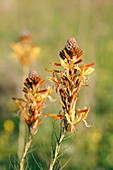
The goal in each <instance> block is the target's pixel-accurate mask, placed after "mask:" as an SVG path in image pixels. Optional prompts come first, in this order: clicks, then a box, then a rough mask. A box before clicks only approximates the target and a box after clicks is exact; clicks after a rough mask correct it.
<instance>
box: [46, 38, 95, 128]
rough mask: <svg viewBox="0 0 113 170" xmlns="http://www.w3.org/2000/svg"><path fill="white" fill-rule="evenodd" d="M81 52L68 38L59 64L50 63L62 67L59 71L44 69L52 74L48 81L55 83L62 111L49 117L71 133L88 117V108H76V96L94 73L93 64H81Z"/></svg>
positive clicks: (75, 43) (87, 84) (73, 41)
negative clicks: (56, 120) (61, 123)
mask: <svg viewBox="0 0 113 170" xmlns="http://www.w3.org/2000/svg"><path fill="white" fill-rule="evenodd" d="M82 56H83V51H82V50H81V49H80V47H79V46H78V44H77V42H76V40H75V39H74V38H69V39H68V40H67V42H66V45H65V47H64V49H63V50H61V51H60V64H59V63H51V64H52V65H53V66H62V67H63V68H64V70H63V71H61V70H59V69H57V70H56V69H46V70H47V71H48V72H51V73H52V77H48V79H49V80H50V81H52V82H54V83H55V87H56V92H57V93H58V92H59V94H60V98H61V99H60V103H61V106H62V110H61V111H60V112H59V113H60V114H58V115H54V114H53V115H52V114H51V115H50V116H52V117H54V118H59V119H62V120H63V122H64V128H65V130H66V131H73V130H74V126H76V125H77V124H78V123H79V122H81V121H82V120H85V118H86V117H87V115H88V112H89V108H86V107H85V108H84V109H82V110H80V109H78V107H77V105H76V104H77V100H78V98H79V96H78V94H79V91H80V88H81V86H89V83H88V77H87V75H89V74H90V73H92V72H93V71H94V69H93V68H92V67H91V66H93V65H94V63H90V64H81V62H82Z"/></svg>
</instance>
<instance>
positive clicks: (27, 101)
mask: <svg viewBox="0 0 113 170" xmlns="http://www.w3.org/2000/svg"><path fill="white" fill-rule="evenodd" d="M43 83H44V80H43V79H42V77H41V76H39V75H38V74H37V72H36V71H34V70H32V71H30V73H29V75H28V77H27V78H26V80H25V82H24V87H23V92H24V97H23V98H13V100H14V101H15V103H16V104H17V105H18V107H19V109H20V111H21V113H22V116H23V119H24V121H25V122H26V124H27V125H28V129H29V139H28V141H27V143H26V145H25V149H24V151H23V154H22V157H21V161H20V170H23V169H24V161H25V157H26V154H27V152H28V149H29V147H30V145H31V142H32V140H33V136H34V135H35V134H36V133H37V129H38V126H39V124H40V123H42V117H43V116H44V113H43V112H42V111H41V109H42V108H43V106H44V104H45V102H46V98H47V97H49V95H50V93H51V87H47V88H45V89H42V88H41V86H42V85H43Z"/></svg>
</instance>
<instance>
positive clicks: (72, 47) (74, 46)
mask: <svg viewBox="0 0 113 170" xmlns="http://www.w3.org/2000/svg"><path fill="white" fill-rule="evenodd" d="M65 48H66V49H67V50H68V51H73V50H76V49H77V48H78V44H77V42H76V40H75V38H69V39H68V40H67V42H66V45H65Z"/></svg>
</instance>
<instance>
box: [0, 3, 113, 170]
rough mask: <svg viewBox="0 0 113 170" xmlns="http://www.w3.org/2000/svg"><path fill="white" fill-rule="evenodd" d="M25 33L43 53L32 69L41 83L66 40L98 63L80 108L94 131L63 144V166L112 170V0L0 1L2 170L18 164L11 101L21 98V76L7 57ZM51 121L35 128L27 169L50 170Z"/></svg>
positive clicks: (54, 107) (52, 107) (81, 130)
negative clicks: (72, 39)
mask: <svg viewBox="0 0 113 170" xmlns="http://www.w3.org/2000/svg"><path fill="white" fill-rule="evenodd" d="M23 31H29V32H30V33H31V34H32V35H33V43H34V44H36V45H39V46H40V48H41V52H40V55H39V56H38V57H37V59H35V61H33V62H32V63H31V65H30V69H32V68H33V69H35V70H36V71H37V72H38V73H39V75H41V76H42V77H43V78H44V79H46V76H47V75H48V73H47V72H46V71H45V68H47V67H51V66H50V65H49V63H50V62H54V61H58V60H59V58H58V53H59V51H60V50H61V49H62V48H63V47H64V45H65V42H66V41H67V39H68V38H70V37H75V39H76V40H77V42H78V44H79V46H80V47H81V49H83V50H84V62H87V63H90V62H93V61H95V62H96V65H95V73H93V74H92V75H91V76H90V84H91V88H85V89H84V90H82V91H81V94H80V98H79V99H80V100H79V107H80V108H83V107H84V106H90V108H91V110H90V114H89V116H88V118H87V121H88V123H89V124H91V125H92V127H91V128H86V127H85V126H84V124H83V123H81V124H80V125H78V126H77V127H76V129H77V131H76V132H75V134H73V136H72V137H71V138H69V139H67V141H66V142H65V143H64V147H67V146H68V145H70V146H69V147H68V148H67V149H66V150H65V151H64V155H63V158H62V160H61V163H62V166H63V165H64V164H66V163H67V164H66V166H65V167H64V169H65V170H113V104H112V101H113V76H112V72H113V0H98V1H97V0H95V1H91V0H71V1H68V0H57V1H53V0H45V1H44V0H32V1H28V0H24V1H23V0H17V1H16V0H0V170H8V169H10V170H12V169H16V165H17V164H18V158H17V148H18V135H19V118H18V117H17V116H16V114H15V113H17V108H16V106H15V104H14V103H13V102H12V100H11V98H12V97H20V96H21V93H22V92H21V89H22V74H23V73H22V67H21V65H20V63H19V62H18V61H17V60H16V59H15V58H13V57H12V56H11V49H10V44H11V43H12V42H15V41H17V39H18V37H19V36H20V34H21V33H22V32H23ZM48 84H49V82H48ZM54 95H55V94H54ZM54 97H55V96H54ZM47 106H48V107H46V108H45V112H46V113H47V112H48V111H49V112H52V113H57V112H58V111H59V108H60V106H59V102H57V103H56V102H55V103H52V104H51V103H49V102H48V104H47ZM53 122H54V120H53V119H51V118H48V119H47V120H44V121H43V123H42V124H41V125H40V126H39V132H38V134H37V135H36V136H35V138H34V142H33V144H32V149H31V150H30V153H29V154H28V160H27V167H29V168H27V169H30V168H31V169H32V170H36V169H37V170H38V169H40V168H39V167H38V165H37V162H38V163H39V164H41V165H42V167H43V169H44V170H47V169H48V168H47V166H48V161H47V158H46V157H47V156H48V157H50V154H51V138H50V136H51V134H52V127H53V125H52V124H53ZM46 154H47V155H46Z"/></svg>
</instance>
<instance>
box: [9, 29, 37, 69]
mask: <svg viewBox="0 0 113 170" xmlns="http://www.w3.org/2000/svg"><path fill="white" fill-rule="evenodd" d="M31 40H32V36H31V34H30V33H28V32H24V33H23V34H22V35H21V36H20V38H19V41H18V42H16V43H12V44H11V48H12V50H13V52H12V55H13V56H14V57H17V58H18V60H19V62H20V63H21V64H22V65H23V66H25V65H29V64H30V63H31V61H32V60H33V59H34V58H35V57H36V56H38V55H39V53H40V48H39V47H38V46H35V45H33V44H32V43H31Z"/></svg>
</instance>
